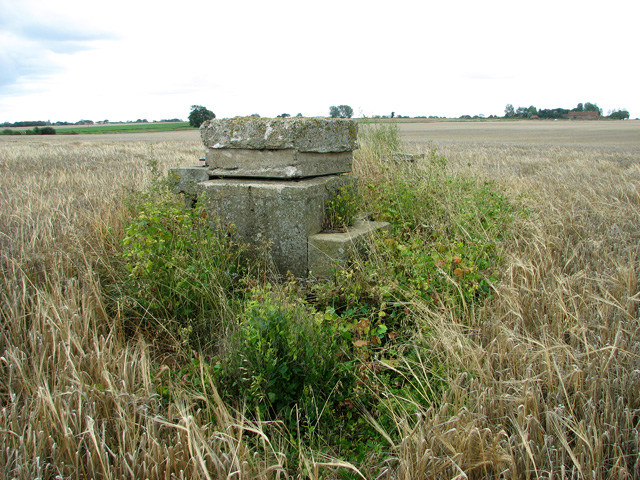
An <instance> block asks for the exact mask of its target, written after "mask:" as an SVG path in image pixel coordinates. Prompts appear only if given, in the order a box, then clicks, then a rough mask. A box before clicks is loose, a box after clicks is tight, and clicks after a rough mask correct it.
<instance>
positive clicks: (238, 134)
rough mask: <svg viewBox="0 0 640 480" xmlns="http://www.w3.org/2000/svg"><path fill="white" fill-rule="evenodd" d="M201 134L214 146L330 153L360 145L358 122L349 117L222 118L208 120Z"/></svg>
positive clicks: (352, 148) (203, 139)
mask: <svg viewBox="0 0 640 480" xmlns="http://www.w3.org/2000/svg"><path fill="white" fill-rule="evenodd" d="M200 134H201V136H202V142H203V143H204V146H205V147H207V148H212V149H218V148H243V149H250V150H282V149H294V150H297V151H299V152H318V153H329V152H350V151H353V150H355V149H356V148H358V144H357V139H358V124H357V122H356V121H355V120H352V119H345V118H323V117H313V118H307V117H294V118H259V117H235V118H221V119H213V120H208V121H206V122H204V123H203V124H202V126H201V127H200Z"/></svg>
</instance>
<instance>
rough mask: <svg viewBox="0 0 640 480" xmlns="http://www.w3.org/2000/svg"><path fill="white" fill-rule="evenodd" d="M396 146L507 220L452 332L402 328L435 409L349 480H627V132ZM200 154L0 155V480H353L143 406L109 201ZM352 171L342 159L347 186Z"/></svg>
mask: <svg viewBox="0 0 640 480" xmlns="http://www.w3.org/2000/svg"><path fill="white" fill-rule="evenodd" d="M558 124H559V125H558ZM556 127H557V129H556V130H553V129H554V128H556ZM401 128H402V130H401V133H402V135H403V138H404V140H406V142H407V143H406V145H405V149H406V151H408V152H414V151H417V152H419V151H421V150H423V149H425V148H426V147H425V146H426V145H427V144H429V143H431V144H432V145H433V146H435V147H437V149H438V151H439V152H440V153H441V154H443V155H444V156H445V157H446V158H447V160H448V165H447V167H446V168H447V169H449V170H450V172H451V174H452V175H459V176H471V177H475V178H482V179H486V180H488V181H493V182H496V183H497V184H498V185H500V186H501V188H504V190H505V192H506V194H507V195H508V197H509V198H511V199H513V201H514V202H522V203H523V204H524V205H526V208H527V211H528V215H526V216H521V217H518V218H517V219H516V220H515V226H514V230H513V233H512V235H511V236H509V237H508V238H506V239H504V240H503V243H502V245H501V252H502V253H501V256H502V264H501V265H502V267H501V271H500V272H499V279H498V281H497V282H495V284H494V285H493V289H494V295H493V297H492V298H491V299H489V300H488V301H487V302H486V303H485V304H484V305H482V306H481V307H479V308H477V309H474V310H472V311H470V312H468V318H466V319H465V321H461V320H460V318H457V317H455V316H454V315H453V314H451V313H450V312H447V311H443V310H437V309H436V310H433V309H428V308H426V307H424V308H423V306H421V305H415V306H413V307H412V308H415V309H416V311H417V314H419V315H421V316H422V319H423V321H424V322H425V323H428V324H430V325H431V326H432V327H433V330H432V331H433V332H435V333H434V334H433V337H432V338H431V339H430V342H431V348H432V353H433V355H436V356H437V357H438V358H439V359H440V361H441V362H442V363H443V364H448V365H455V366H456V368H454V369H452V370H451V371H452V372H454V373H455V374H454V373H452V374H451V376H450V377H447V378H445V379H444V380H445V381H446V383H447V385H448V388H447V391H446V392H445V393H444V394H443V397H442V398H440V400H439V401H438V402H437V403H435V402H434V404H433V405H431V406H430V407H429V408H424V409H421V410H420V411H418V412H415V411H412V412H411V413H404V414H403V413H402V412H401V410H398V411H397V412H396V415H397V425H398V427H397V428H398V429H399V430H400V431H402V432H403V433H402V435H400V440H397V441H392V439H389V441H390V445H389V448H388V451H387V452H385V453H384V455H383V456H382V458H381V457H380V455H378V456H377V457H376V460H375V464H373V463H372V465H370V466H369V467H368V468H365V467H362V466H361V467H360V469H359V472H360V473H361V474H362V476H364V477H365V478H375V477H379V478H397V479H407V480H408V479H417V478H461V479H462V478H523V479H524V478H590V479H605V478H619V479H631V478H640V395H639V394H638V393H639V392H640V315H639V314H640V309H639V305H640V282H639V279H640V277H639V275H640V122H637V121H627V122H593V123H590V122H573V123H571V122H555V123H553V122H549V123H546V122H539V123H536V122H518V123H514V124H513V125H511V126H506V127H505V124H502V123H498V124H496V125H493V124H489V123H455V124H445V123H435V124H402V125H401ZM122 137H124V138H122ZM202 150H203V149H202V147H201V144H200V142H199V139H198V137H197V132H175V133H169V134H148V135H146V136H136V137H134V136H122V135H118V136H116V135H113V136H106V135H105V136H101V137H99V138H96V137H91V138H90V139H88V138H84V137H81V136H76V137H71V138H69V137H66V138H62V137H59V138H56V137H51V138H42V137H35V136H34V137H23V138H18V137H6V138H3V137H0V265H1V268H2V277H1V278H0V322H1V324H0V375H1V377H2V382H0V404H1V409H0V477H1V478H7V479H10V478H21V479H27V478H51V479H53V478H78V479H80V478H158V479H160V478H163V479H164V478H287V477H288V476H289V477H298V478H340V472H347V473H349V474H353V475H354V476H357V475H359V474H360V473H356V471H355V467H352V466H348V465H344V464H342V463H341V462H340V460H339V459H335V458H333V459H329V458H324V457H322V456H316V455H314V453H313V452H306V453H301V454H300V458H299V459H298V461H299V465H298V466H297V467H292V466H291V465H290V464H289V465H285V462H286V458H285V457H286V455H285V454H286V450H287V448H288V447H287V445H286V442H284V441H283V440H282V438H280V437H278V436H277V435H275V434H273V431H274V430H273V426H271V425H267V424H263V423H260V422H259V421H257V420H255V419H251V418H249V417H248V416H246V415H243V414H242V412H237V411H234V410H232V409H230V408H229V407H228V406H227V405H226V404H225V403H224V402H223V401H222V400H220V399H219V398H218V399H217V400H216V395H215V392H214V391H213V392H211V395H209V396H207V397H206V398H204V397H197V396H193V395H192V394H190V393H189V392H187V391H185V392H183V393H182V394H179V395H175V396H173V397H172V399H171V400H170V401H169V402H168V403H167V401H166V400H162V399H161V398H159V396H158V395H157V392H156V380H157V376H158V375H160V373H161V371H162V369H166V368H171V365H170V364H169V365H164V366H161V367H159V366H158V362H159V360H158V359H157V358H156V356H155V355H154V345H153V344H152V342H150V341H149V339H145V338H144V337H142V336H141V337H135V336H132V335H130V334H126V333H125V331H124V329H123V327H122V321H123V319H122V318H120V317H119V315H118V312H113V311H111V310H110V309H108V308H107V307H106V305H105V303H106V302H105V296H106V292H105V291H104V288H103V285H102V283H103V280H104V279H105V276H108V275H109V272H111V271H112V264H113V262H117V261H118V260H117V254H118V251H119V250H118V248H119V247H118V241H119V240H118V239H119V238H122V233H123V229H124V222H125V220H126V218H127V215H126V201H125V199H126V197H127V195H128V194H129V193H130V192H132V191H135V190H141V189H144V188H146V186H148V184H149V182H150V180H151V176H152V174H151V171H150V168H149V167H148V165H150V164H152V163H153V164H157V166H158V167H159V168H160V169H161V170H162V171H166V170H167V169H168V168H170V167H173V166H177V165H188V164H194V163H196V159H197V158H198V157H200V156H201V155H202V153H203V151H202ZM371 162H372V160H371V159H368V158H366V156H365V155H363V154H358V155H357V156H356V160H355V164H354V169H355V171H356V173H358V174H360V175H365V176H366V175H368V174H369V172H370V171H371V170H372V169H374V168H372V166H371V164H370V163H371ZM403 171H405V170H403ZM460 372H467V373H464V374H460ZM443 375H447V373H446V372H445V373H443ZM210 388H211V389H213V387H212V386H211V387H210ZM403 415H404V416H403ZM212 419H214V420H212ZM289 461H290V460H289Z"/></svg>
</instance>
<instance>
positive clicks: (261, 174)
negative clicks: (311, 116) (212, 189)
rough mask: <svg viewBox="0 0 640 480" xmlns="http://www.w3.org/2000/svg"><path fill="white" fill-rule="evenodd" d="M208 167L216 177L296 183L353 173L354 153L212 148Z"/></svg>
mask: <svg viewBox="0 0 640 480" xmlns="http://www.w3.org/2000/svg"><path fill="white" fill-rule="evenodd" d="M207 164H208V165H209V175H211V176H212V177H258V178H283V179H295V178H307V177H318V176H321V175H336V174H340V173H347V172H350V171H351V168H352V165H353V152H329V153H316V152H299V151H297V150H294V149H292V148H289V149H286V150H248V149H238V148H209V149H207Z"/></svg>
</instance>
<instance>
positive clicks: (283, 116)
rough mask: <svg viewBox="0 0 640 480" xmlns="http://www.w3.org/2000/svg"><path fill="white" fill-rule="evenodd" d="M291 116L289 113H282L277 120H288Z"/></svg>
mask: <svg viewBox="0 0 640 480" xmlns="http://www.w3.org/2000/svg"><path fill="white" fill-rule="evenodd" d="M290 116H291V115H289V114H288V113H281V114H280V115H278V116H277V117H276V118H287V117H290Z"/></svg>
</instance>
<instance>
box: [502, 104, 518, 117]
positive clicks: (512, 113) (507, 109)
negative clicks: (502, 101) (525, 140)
mask: <svg viewBox="0 0 640 480" xmlns="http://www.w3.org/2000/svg"><path fill="white" fill-rule="evenodd" d="M515 114H516V111H515V110H514V109H513V105H511V104H510V103H507V106H506V107H504V116H505V117H513V116H515Z"/></svg>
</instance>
